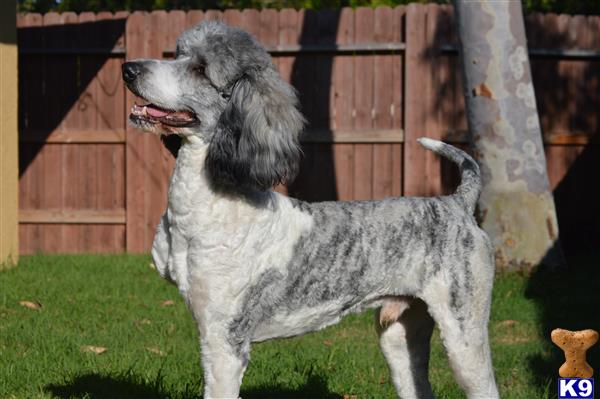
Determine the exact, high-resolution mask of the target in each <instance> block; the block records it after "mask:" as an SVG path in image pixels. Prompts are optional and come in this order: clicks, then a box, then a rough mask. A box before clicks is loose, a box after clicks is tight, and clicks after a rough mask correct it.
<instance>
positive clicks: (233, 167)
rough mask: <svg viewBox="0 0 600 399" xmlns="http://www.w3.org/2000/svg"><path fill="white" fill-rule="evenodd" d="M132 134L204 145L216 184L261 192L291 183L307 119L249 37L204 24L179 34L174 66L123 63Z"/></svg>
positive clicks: (170, 63)
mask: <svg viewBox="0 0 600 399" xmlns="http://www.w3.org/2000/svg"><path fill="white" fill-rule="evenodd" d="M123 80H125V83H126V85H127V87H128V88H129V90H131V91H132V92H133V93H134V94H135V95H137V96H139V97H141V98H142V99H144V101H147V102H149V104H146V105H137V104H136V105H134V107H133V108H132V110H131V115H130V117H129V119H130V122H131V123H132V124H133V125H134V126H136V127H137V128H139V129H141V130H144V131H147V132H152V133H157V134H169V133H174V134H178V135H180V136H188V137H190V136H194V137H196V138H199V139H201V140H203V141H204V142H206V143H208V154H207V157H206V165H205V166H206V168H207V170H208V173H209V176H210V177H211V179H212V181H213V183H215V184H217V185H219V186H225V187H234V188H258V189H260V190H266V189H269V188H271V187H273V186H274V185H276V184H278V183H286V182H287V181H289V180H291V179H293V178H294V177H295V175H296V173H297V170H298V163H299V158H300V147H299V144H298V135H299V134H300V131H301V130H302V127H303V125H304V119H303V117H302V115H301V114H300V112H299V111H298V109H297V104H298V101H297V98H296V93H295V91H294V89H293V88H292V87H291V86H290V85H288V84H287V83H285V82H284V81H283V80H281V78H280V76H279V74H278V73H277V71H276V69H275V67H274V66H273V63H272V62H271V57H270V56H269V54H268V53H267V52H266V51H265V50H264V48H262V46H261V45H260V44H258V42H257V41H256V40H255V39H254V38H253V37H252V36H251V35H250V34H248V33H247V32H245V31H243V30H240V29H236V28H232V27H229V26H227V25H225V24H223V23H220V22H213V21H211V22H203V23H201V24H200V25H198V26H196V27H194V28H191V29H189V30H187V31H185V32H184V33H182V34H181V36H180V37H179V39H178V40H177V49H176V52H175V59H174V60H164V61H163V60H147V59H144V60H134V61H130V62H126V63H125V64H123Z"/></svg>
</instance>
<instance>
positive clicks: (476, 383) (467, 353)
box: [423, 263, 498, 399]
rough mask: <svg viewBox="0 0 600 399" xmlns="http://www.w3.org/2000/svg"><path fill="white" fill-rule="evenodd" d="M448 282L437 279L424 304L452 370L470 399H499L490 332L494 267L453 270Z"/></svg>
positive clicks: (428, 290)
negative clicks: (489, 320)
mask: <svg viewBox="0 0 600 399" xmlns="http://www.w3.org/2000/svg"><path fill="white" fill-rule="evenodd" d="M461 275H462V278H461V277H460V276H461ZM447 279H448V280H450V281H448V280H445V279H443V278H442V277H441V276H440V278H439V279H436V280H437V281H434V282H433V283H432V284H431V285H430V286H429V287H428V288H427V289H426V290H425V291H424V292H423V300H424V301H425V302H426V303H427V306H428V309H429V313H430V314H431V316H432V317H433V319H434V320H435V322H436V324H437V325H438V327H439V329H440V337H441V339H442V342H443V344H444V347H445V349H446V352H447V354H448V360H449V362H450V366H451V367H452V370H453V371H454V375H455V377H456V380H457V382H458V383H459V385H460V386H461V387H462V388H463V390H464V391H465V393H466V395H467V398H469V399H495V398H498V389H497V387H496V382H495V380H494V370H493V368H492V357H491V353H490V345H489V338H488V328H487V324H488V319H489V309H490V302H491V290H492V281H493V263H492V265H489V267H487V266H486V267H477V268H473V269H472V270H470V271H465V270H457V269H455V270H452V271H451V273H449V274H448V275H447Z"/></svg>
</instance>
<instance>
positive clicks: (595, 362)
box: [526, 254, 600, 397]
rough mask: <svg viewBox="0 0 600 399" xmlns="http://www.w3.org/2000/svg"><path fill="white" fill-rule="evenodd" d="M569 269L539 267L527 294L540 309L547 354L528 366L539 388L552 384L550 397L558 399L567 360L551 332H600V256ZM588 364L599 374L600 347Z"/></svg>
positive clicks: (589, 356) (572, 263)
mask: <svg viewBox="0 0 600 399" xmlns="http://www.w3.org/2000/svg"><path fill="white" fill-rule="evenodd" d="M568 265H569V269H568V270H564V271H554V272H552V271H548V270H544V269H543V268H541V267H539V268H538V269H537V270H535V271H534V272H533V273H532V275H531V277H530V279H529V283H528V287H527V291H526V296H527V297H528V298H531V299H533V300H534V301H535V302H536V304H537V306H538V309H539V310H538V315H539V316H538V318H539V319H538V322H539V332H540V334H541V336H542V338H543V340H544V343H545V348H544V353H542V354H538V355H535V356H532V357H530V359H529V364H530V367H531V369H532V371H533V372H534V375H535V378H536V381H535V382H536V383H537V384H539V385H541V386H546V385H547V384H548V383H550V385H549V386H550V392H551V397H555V396H556V393H555V391H554V389H555V388H554V387H556V386H557V378H558V368H559V367H560V366H561V364H563V363H564V361H565V357H564V353H563V351H562V350H560V349H559V348H558V347H557V346H556V345H554V343H552V341H551V340H550V332H551V331H552V330H553V329H555V328H563V329H566V330H572V331H577V330H585V329H588V328H592V329H594V330H596V331H600V255H599V254H595V255H588V256H578V257H572V258H569V259H568ZM587 361H588V363H589V364H590V365H591V366H592V367H593V368H594V369H595V370H596V371H598V370H600V344H596V345H595V346H593V347H592V348H590V350H589V351H588V354H587Z"/></svg>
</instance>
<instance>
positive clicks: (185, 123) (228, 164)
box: [123, 22, 498, 399]
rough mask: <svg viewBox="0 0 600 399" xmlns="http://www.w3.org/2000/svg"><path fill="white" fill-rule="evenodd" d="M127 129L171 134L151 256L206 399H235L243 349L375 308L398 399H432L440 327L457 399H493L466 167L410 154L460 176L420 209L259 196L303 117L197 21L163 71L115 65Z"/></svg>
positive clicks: (286, 159)
mask: <svg viewBox="0 0 600 399" xmlns="http://www.w3.org/2000/svg"><path fill="white" fill-rule="evenodd" d="M123 78H124V80H125V82H126V84H127V87H128V88H129V89H130V90H131V91H132V92H133V93H135V94H136V95H137V96H139V97H141V98H143V99H144V100H145V101H146V102H149V104H147V105H135V106H134V107H133V109H132V112H131V116H130V120H131V123H132V124H133V125H134V126H136V127H138V128H139V129H141V130H144V131H147V132H152V133H156V134H169V133H173V134H177V135H179V136H180V137H182V147H181V149H180V150H179V156H178V158H177V162H176V165H175V170H174V172H173V176H172V178H171V183H170V187H169V193H168V207H167V210H166V212H165V214H164V215H163V216H162V219H161V221H160V223H159V225H158V229H157V232H156V237H155V239H154V244H153V248H152V256H153V258H154V262H155V264H156V268H157V269H158V271H159V273H160V274H161V276H163V277H165V278H166V279H168V280H170V281H172V282H173V283H175V284H176V285H177V287H178V288H179V291H180V292H181V295H183V298H184V299H185V302H186V303H187V305H188V306H189V309H190V310H191V312H192V314H193V317H194V319H195V321H196V323H197V325H198V329H199V333H200V346H201V357H202V366H203V369H204V398H205V399H209V398H237V397H238V395H239V389H240V384H241V382H242V376H243V374H244V370H245V369H246V367H247V365H248V361H249V359H250V344H251V343H252V342H259V341H264V340H268V339H273V338H279V337H290V336H294V335H299V334H304V333H306V332H310V331H315V330H319V329H322V328H324V327H327V326H329V325H332V324H335V323H337V322H339V321H340V319H341V318H342V317H344V316H345V315H347V314H349V313H354V312H359V311H361V310H363V309H366V308H380V313H379V314H380V316H379V322H378V324H379V327H378V331H379V337H380V343H381V349H382V351H383V353H384V355H385V358H386V359H387V362H388V364H389V368H390V372H391V375H392V381H393V382H394V385H395V387H396V389H397V391H398V394H399V396H400V397H402V398H418V399H423V398H430V397H433V393H432V391H431V386H430V383H429V381H428V360H429V341H430V337H431V333H432V330H433V326H434V322H435V323H437V325H438V326H439V328H440V332H441V337H442V340H443V343H444V346H445V348H446V350H447V353H448V357H449V359H450V364H451V365H452V368H453V370H454V373H455V375H456V378H457V380H458V382H459V383H460V385H461V386H462V387H463V389H464V390H465V392H466V394H467V396H468V397H469V398H486V399H487V398H496V397H498V391H497V388H496V384H495V381H494V373H493V370H492V362H491V355H490V348H489V343H488V331H487V324H488V318H489V310H490V300H491V299H490V298H491V290H492V282H493V276H494V261H493V256H492V248H491V246H490V242H489V240H488V237H487V236H486V234H485V233H484V232H483V231H482V230H480V229H479V228H478V227H477V224H476V222H475V219H474V218H473V211H474V207H475V203H476V200H477V198H478V195H479V191H480V185H481V183H480V176H479V168H478V166H477V164H476V163H475V162H474V161H473V159H471V157H469V156H468V155H467V154H465V153H464V152H462V151H460V150H458V149H456V148H454V147H452V146H449V145H447V144H444V143H442V142H439V141H435V140H429V139H421V140H420V142H421V144H422V145H423V146H425V147H426V148H428V149H430V150H432V151H434V152H436V153H438V154H441V155H443V156H445V157H447V158H449V159H450V160H452V161H453V162H455V163H456V164H457V165H458V167H459V168H460V171H461V174H462V182H461V184H460V186H459V187H458V189H457V191H456V193H454V194H453V195H450V196H445V197H434V198H389V199H384V200H381V201H360V202H322V203H305V202H302V201H298V200H295V199H292V198H288V197H286V196H284V195H280V194H278V193H276V192H273V191H272V190H271V188H272V187H273V186H274V185H276V184H277V183H285V182H288V181H289V180H290V179H292V178H293V177H294V176H295V175H296V173H297V171H298V161H299V158H300V154H301V152H300V147H299V144H298V135H299V133H300V131H301V130H302V127H303V122H304V121H303V117H302V115H301V114H300V112H299V111H298V108H297V105H298V102H297V98H296V94H295V92H294V89H293V88H292V87H290V86H289V85H288V84H287V83H285V82H283V81H282V80H281V78H280V76H279V74H278V73H277V70H276V69H275V67H274V66H273V64H272V62H271V58H270V57H269V55H268V54H267V52H266V51H265V50H264V49H263V47H262V46H261V45H260V44H259V43H258V42H257V41H256V40H255V39H254V38H253V37H252V36H251V35H249V34H248V33H246V32H244V31H242V30H240V29H236V28H232V27H228V26H226V25H225V24H223V23H219V22H204V23H202V24H200V25H198V26H196V27H194V28H192V29H189V30H187V31H185V32H184V33H183V34H182V35H181V36H180V37H179V39H178V40H177V50H176V57H175V59H174V60H170V61H161V60H149V59H144V60H134V61H130V62H127V63H125V64H124V65H123Z"/></svg>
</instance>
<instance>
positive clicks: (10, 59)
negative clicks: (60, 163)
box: [0, 0, 19, 269]
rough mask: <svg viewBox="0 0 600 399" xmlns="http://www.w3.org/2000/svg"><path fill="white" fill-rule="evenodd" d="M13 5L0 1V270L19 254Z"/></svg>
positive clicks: (15, 56) (11, 1) (9, 0)
mask: <svg viewBox="0 0 600 399" xmlns="http://www.w3.org/2000/svg"><path fill="white" fill-rule="evenodd" d="M15 4H16V2H15V0H2V1H0V269H1V268H2V267H5V266H7V265H9V264H11V263H12V264H15V263H16V262H17V258H18V254H19V234H18V228H19V224H18V223H19V221H18V216H19V213H18V197H17V195H18V179H19V177H18V176H19V171H18V154H19V151H18V141H17V140H18V132H17V95H18V93H17V55H18V52H17V30H16V5H15Z"/></svg>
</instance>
